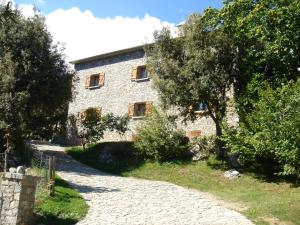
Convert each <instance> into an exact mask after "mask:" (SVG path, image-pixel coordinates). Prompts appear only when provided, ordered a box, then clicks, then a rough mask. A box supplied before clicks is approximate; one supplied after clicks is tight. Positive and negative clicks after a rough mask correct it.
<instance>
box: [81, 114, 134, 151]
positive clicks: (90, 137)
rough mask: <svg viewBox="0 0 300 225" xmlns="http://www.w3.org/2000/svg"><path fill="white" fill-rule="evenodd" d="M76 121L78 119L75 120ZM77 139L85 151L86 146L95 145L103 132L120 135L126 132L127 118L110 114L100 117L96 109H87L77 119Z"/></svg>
mask: <svg viewBox="0 0 300 225" xmlns="http://www.w3.org/2000/svg"><path fill="white" fill-rule="evenodd" d="M77 119H78V118H77ZM78 122H79V125H80V128H79V137H80V139H81V143H82V147H83V149H85V146H86V144H88V143H96V142H98V141H100V139H101V138H103V136H104V132H105V131H107V130H109V131H116V132H118V133H119V134H120V135H121V134H124V133H125V132H126V131H127V130H128V122H129V117H128V116H126V115H125V116H115V115H113V114H112V113H110V114H106V115H103V116H102V115H101V112H100V111H99V109H97V108H88V109H86V110H85V112H84V113H83V114H82V115H81V118H80V119H79V121H78Z"/></svg>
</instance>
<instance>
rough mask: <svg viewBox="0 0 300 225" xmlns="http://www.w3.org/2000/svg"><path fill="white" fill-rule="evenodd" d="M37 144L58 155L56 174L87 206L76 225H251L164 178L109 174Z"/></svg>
mask: <svg viewBox="0 0 300 225" xmlns="http://www.w3.org/2000/svg"><path fill="white" fill-rule="evenodd" d="M36 146H37V148H38V149H40V150H47V151H48V153H49V154H51V155H55V156H56V157H57V159H58V160H57V161H58V162H57V167H58V168H57V170H58V174H59V176H61V177H62V178H63V179H65V180H66V181H67V182H69V183H70V184H71V185H72V186H73V187H74V188H76V189H77V190H78V191H79V192H80V194H81V195H82V196H83V198H84V199H85V200H86V201H87V203H88V205H89V206H90V208H89V211H88V214H87V216H86V218H85V219H83V220H82V221H80V222H79V223H77V224H78V225H102V224H103V225H108V224H109V225H119V224H120V225H121V224H122V225H196V224H197V225H198V224H199V225H200V224H201V225H221V224H224V225H252V223H251V222H250V221H249V220H248V219H246V218H245V217H244V216H243V215H241V214H239V213H237V212H235V211H233V210H230V209H227V208H225V207H223V206H220V205H218V203H216V202H215V201H213V200H210V199H208V198H207V197H206V196H205V194H202V193H201V192H198V191H194V190H189V189H186V188H183V187H180V186H177V185H174V184H170V183H167V182H160V181H147V180H142V179H134V178H125V177H119V176H112V175H110V174H106V173H103V172H100V171H98V170H95V169H92V168H90V167H88V166H85V165H83V164H81V163H79V162H77V161H75V160H73V159H72V158H71V157H70V156H68V155H67V154H65V153H64V152H63V148H62V147H58V146H49V145H36Z"/></svg>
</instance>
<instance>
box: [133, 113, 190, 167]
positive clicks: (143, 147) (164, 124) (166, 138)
mask: <svg viewBox="0 0 300 225" xmlns="http://www.w3.org/2000/svg"><path fill="white" fill-rule="evenodd" d="M134 147H135V148H136V152H137V154H138V155H140V156H142V157H143V158H144V159H151V160H158V161H168V160H173V159H179V158H181V157H182V156H183V155H184V153H185V152H186V151H187V148H188V139H187V137H185V134H184V132H183V131H182V130H177V129H176V122H175V119H174V117H171V116H168V115H166V114H163V113H161V112H159V111H158V110H156V109H152V113H151V115H150V116H149V117H147V118H146V119H145V120H144V121H143V122H142V123H141V124H140V125H139V127H138V128H137V140H136V141H135V142H134Z"/></svg>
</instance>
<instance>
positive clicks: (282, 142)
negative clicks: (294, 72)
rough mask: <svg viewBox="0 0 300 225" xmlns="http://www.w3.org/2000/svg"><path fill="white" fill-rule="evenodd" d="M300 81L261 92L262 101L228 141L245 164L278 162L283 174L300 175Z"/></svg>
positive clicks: (279, 170)
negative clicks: (259, 159)
mask: <svg viewBox="0 0 300 225" xmlns="http://www.w3.org/2000/svg"><path fill="white" fill-rule="evenodd" d="M299 113H300V80H298V81H297V82H296V83H290V84H287V85H285V86H282V87H281V88H278V89H276V90H273V89H272V88H270V87H268V88H267V89H266V90H264V91H261V92H260V93H259V101H258V102H257V103H256V104H255V105H254V108H253V111H252V112H251V113H250V114H249V115H248V116H247V118H246V123H242V124H241V125H240V128H238V129H228V132H227V133H226V135H225V136H224V137H225V140H226V142H227V146H228V148H230V149H231V151H232V152H236V153H241V159H243V161H244V162H248V163H249V162H250V163H253V162H255V161H256V160H257V159H258V158H263V159H265V160H274V161H275V162H276V163H277V166H278V168H277V172H279V173H280V174H281V175H291V174H293V175H298V176H300V164H299V161H300V118H299Z"/></svg>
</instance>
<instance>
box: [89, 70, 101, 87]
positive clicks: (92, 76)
mask: <svg viewBox="0 0 300 225" xmlns="http://www.w3.org/2000/svg"><path fill="white" fill-rule="evenodd" d="M95 77H98V85H93V86H92V85H91V83H92V80H93V79H95ZM99 87H100V73H95V74H92V75H90V83H89V86H88V89H95V88H99Z"/></svg>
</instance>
